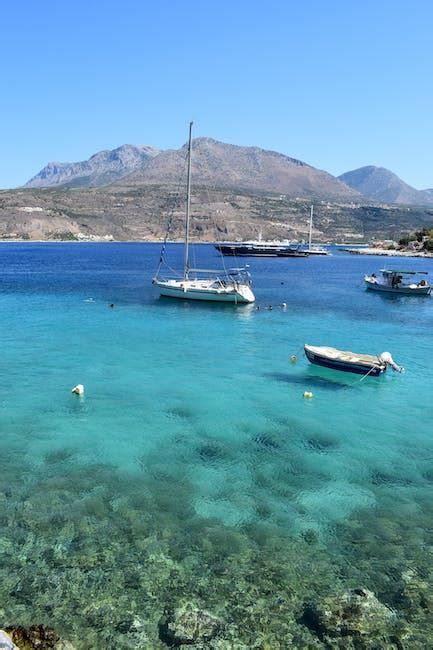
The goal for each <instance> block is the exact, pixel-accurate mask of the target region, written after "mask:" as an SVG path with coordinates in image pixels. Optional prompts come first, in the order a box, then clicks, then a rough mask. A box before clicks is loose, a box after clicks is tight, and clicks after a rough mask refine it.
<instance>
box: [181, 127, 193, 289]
mask: <svg viewBox="0 0 433 650" xmlns="http://www.w3.org/2000/svg"><path fill="white" fill-rule="evenodd" d="M192 124H193V123H192V122H190V123H189V140H188V179H187V184H186V222H185V254H184V262H183V278H184V280H187V279H188V276H189V213H190V204H191V144H192Z"/></svg>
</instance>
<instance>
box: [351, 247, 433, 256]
mask: <svg viewBox="0 0 433 650" xmlns="http://www.w3.org/2000/svg"><path fill="white" fill-rule="evenodd" d="M343 250H344V251H345V252H346V253H350V254H351V255H380V256H383V257H422V258H432V257H433V253H428V252H424V251H423V252H417V251H399V250H388V249H387V248H350V247H348V248H344V249H343Z"/></svg>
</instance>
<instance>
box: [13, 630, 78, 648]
mask: <svg viewBox="0 0 433 650" xmlns="http://www.w3.org/2000/svg"><path fill="white" fill-rule="evenodd" d="M6 631H7V633H8V635H9V637H10V638H11V639H12V641H13V642H14V643H15V644H17V645H11V646H2V645H1V644H0V649H1V650H2V649H3V647H4V648H7V649H8V650H9V647H10V648H12V649H14V648H17V646H18V648H19V650H34V649H36V648H37V649H38V650H75V648H74V646H73V645H72V644H71V643H70V642H69V641H66V640H65V639H61V638H60V636H59V635H58V634H57V632H56V631H55V630H53V629H52V628H50V627H45V625H31V626H30V627H29V628H25V627H21V626H20V625H18V626H16V627H8V628H6ZM0 640H1V637H0Z"/></svg>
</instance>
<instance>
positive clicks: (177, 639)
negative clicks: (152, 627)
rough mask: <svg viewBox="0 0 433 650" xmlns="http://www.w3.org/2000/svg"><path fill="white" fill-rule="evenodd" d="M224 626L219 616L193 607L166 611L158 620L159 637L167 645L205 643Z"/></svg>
mask: <svg viewBox="0 0 433 650" xmlns="http://www.w3.org/2000/svg"><path fill="white" fill-rule="evenodd" d="M224 628H225V623H224V621H223V620H221V619H220V618H217V617H216V616H213V615H212V614H209V612H205V611H203V610H201V609H196V608H195V607H186V608H180V609H177V610H175V611H174V612H166V613H165V615H164V616H163V617H162V619H161V620H160V622H159V638H160V639H161V641H164V642H165V643H167V645H169V646H174V647H176V646H180V645H191V644H196V643H206V642H208V641H211V640H212V639H214V638H215V637H217V636H218V635H219V634H221V632H222V631H223V630H224Z"/></svg>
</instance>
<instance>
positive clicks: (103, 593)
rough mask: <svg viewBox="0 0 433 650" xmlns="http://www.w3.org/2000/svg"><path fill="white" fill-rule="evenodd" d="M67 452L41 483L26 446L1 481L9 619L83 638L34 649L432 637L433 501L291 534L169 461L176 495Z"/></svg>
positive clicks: (344, 643) (3, 584) (1, 600)
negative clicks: (248, 519)
mask: <svg viewBox="0 0 433 650" xmlns="http://www.w3.org/2000/svg"><path fill="white" fill-rule="evenodd" d="M67 460H68V459H67V451H65V452H64V454H63V455H62V454H61V453H60V452H57V454H56V455H55V457H54V456H53V457H49V458H47V462H46V466H45V467H44V469H43V471H42V470H41V471H40V473H39V475H36V474H35V471H34V468H31V467H29V468H28V476H29V479H28V481H26V479H25V476H26V475H25V474H23V467H22V465H20V463H19V461H17V460H15V461H14V459H12V458H11V459H10V462H9V464H8V471H6V472H3V473H2V476H1V478H0V487H1V490H0V503H1V509H0V513H1V522H0V523H1V529H0V530H1V535H0V553H1V558H2V562H1V580H0V625H1V627H2V628H3V629H5V630H10V629H11V628H12V627H13V626H17V625H20V626H24V627H26V626H27V627H29V626H31V625H46V626H49V627H52V628H54V629H55V630H56V632H57V633H58V634H59V635H60V636H61V638H62V639H68V641H69V642H70V644H72V645H68V644H67V642H65V643H64V644H63V645H62V644H60V645H59V643H58V644H57V645H55V644H54V643H53V645H49V643H48V641H47V642H46V644H45V645H43V646H40V645H38V646H37V645H34V646H32V645H31V644H30V645H25V646H23V645H22V646H20V645H19V643H18V647H21V648H23V647H26V648H27V647H29V648H30V647H47V648H49V647H53V648H71V647H72V646H73V647H74V648H77V649H90V648H92V649H95V650H97V649H100V648H101V649H102V648H104V649H110V648H116V649H122V648H125V649H126V648H152V649H153V648H155V649H159V648H161V649H163V648H167V647H180V648H182V647H185V648H186V647H188V648H210V649H212V648H214V649H217V648H233V649H239V650H240V649H247V648H260V649H263V650H265V649H267V650H270V649H272V650H274V649H279V648H292V647H293V648H356V649H359V648H387V649H388V648H397V649H401V648H410V649H416V648H426V647H432V643H433V596H432V594H433V590H432V584H433V574H432V572H433V569H432V567H433V562H432V558H433V544H432V540H431V534H430V533H429V532H428V531H429V526H430V524H429V522H431V521H432V514H433V513H432V505H431V504H429V503H427V504H425V505H424V507H423V508H422V509H419V511H418V512H417V514H416V523H414V522H415V519H414V516H413V514H412V515H411V516H409V515H408V513H407V512H405V510H404V507H403V508H401V509H400V510H399V512H400V514H399V515H397V514H396V511H395V510H394V511H392V516H391V515H390V514H389V509H387V508H385V507H384V508H383V511H382V510H381V508H380V507H377V508H376V509H375V510H374V511H372V510H369V511H368V512H367V511H362V510H360V511H357V512H355V513H352V514H351V515H350V516H349V517H347V518H346V520H345V521H344V522H343V523H340V524H338V525H337V526H336V527H334V529H333V530H327V531H318V530H313V529H311V530H309V529H304V530H303V531H302V532H298V533H296V534H294V533H292V534H289V533H285V532H284V530H283V529H282V528H281V526H277V525H275V524H274V523H271V521H267V518H266V512H265V511H264V506H263V507H262V508H261V512H260V517H261V518H260V520H259V519H258V520H257V523H246V524H244V525H242V526H237V527H230V526H224V525H222V524H221V522H220V521H217V520H214V519H206V518H202V517H199V516H198V515H197V513H196V512H195V510H194V508H193V506H192V503H193V499H192V498H191V497H192V488H190V487H189V486H188V484H187V483H185V482H183V483H179V482H177V483H176V477H175V476H171V475H170V472H169V471H168V470H167V475H166V476H162V477H161V476H158V481H161V480H162V479H163V480H164V481H165V482H166V484H168V485H170V484H171V487H172V489H169V490H165V491H164V492H162V491H160V490H158V489H156V485H157V483H155V478H154V477H153V479H150V478H149V477H148V476H146V477H139V476H138V477H136V478H135V479H131V478H129V479H128V481H126V479H125V478H124V477H123V476H122V475H120V474H119V473H118V472H117V471H116V470H115V469H114V468H112V467H109V466H106V465H94V466H87V467H85V468H83V467H79V468H78V467H77V468H76V469H74V468H73V467H71V466H68V469H67V471H62V463H64V462H66V461H67ZM160 471H161V472H163V471H164V470H163V469H161V470H160ZM18 477H20V478H18ZM257 507H259V505H258V506H257ZM387 513H388V514H387ZM5 647H7V646H5Z"/></svg>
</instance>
